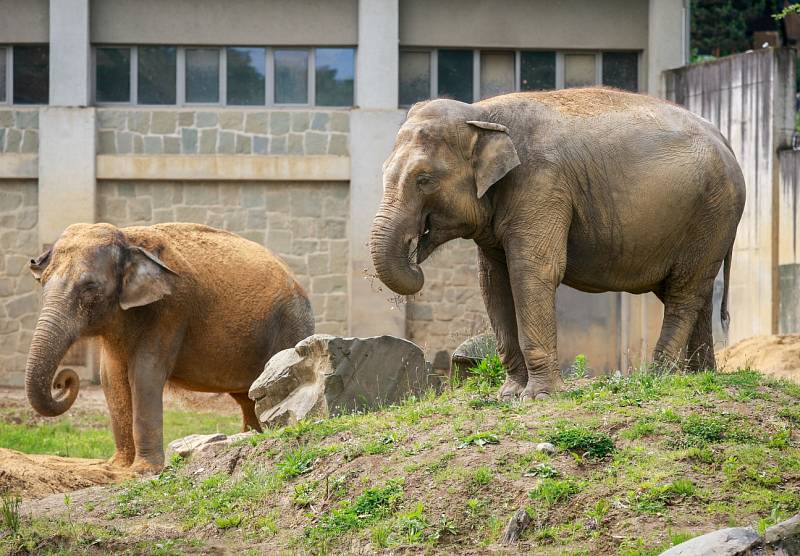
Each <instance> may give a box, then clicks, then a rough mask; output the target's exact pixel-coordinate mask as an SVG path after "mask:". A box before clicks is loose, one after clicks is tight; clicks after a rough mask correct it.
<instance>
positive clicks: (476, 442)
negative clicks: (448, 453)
mask: <svg viewBox="0 0 800 556" xmlns="http://www.w3.org/2000/svg"><path fill="white" fill-rule="evenodd" d="M499 443H500V439H499V438H498V437H497V435H496V434H494V433H492V432H476V433H474V434H470V435H469V436H465V437H464V438H462V439H461V441H460V442H459V443H458V448H466V447H467V446H485V445H486V444H499Z"/></svg>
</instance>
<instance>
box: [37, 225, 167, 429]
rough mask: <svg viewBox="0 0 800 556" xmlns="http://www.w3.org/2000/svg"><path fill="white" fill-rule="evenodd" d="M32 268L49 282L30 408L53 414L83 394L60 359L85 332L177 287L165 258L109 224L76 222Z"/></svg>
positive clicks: (39, 278)
mask: <svg viewBox="0 0 800 556" xmlns="http://www.w3.org/2000/svg"><path fill="white" fill-rule="evenodd" d="M30 269H31V272H32V273H33V276H34V278H36V280H37V281H39V282H40V283H41V285H42V311H41V313H40V315H39V320H38V321H37V323H36V329H35V330H34V333H33V340H32V341H31V347H30V352H29V353H28V361H27V364H26V368H25V390H26V393H27V396H28V400H29V401H30V404H31V406H33V408H34V409H35V410H36V411H37V412H38V413H40V414H42V415H45V416H48V417H54V416H56V415H61V414H62V413H64V412H65V411H67V410H68V409H69V408H70V406H72V403H73V402H74V401H75V398H76V397H77V395H78V389H79V380H78V375H77V374H76V373H75V371H73V370H71V369H63V370H62V371H61V372H59V373H58V374H57V375H56V371H57V369H58V364H59V362H60V361H61V359H62V357H63V356H64V354H65V353H66V352H67V350H68V349H69V347H70V346H71V345H72V344H73V343H74V342H75V341H76V340H77V339H78V338H79V337H81V336H96V335H99V334H101V333H102V331H103V329H104V328H105V327H107V326H108V325H109V324H110V323H111V322H113V321H114V319H116V318H118V317H119V314H120V312H121V311H129V310H132V309H133V308H135V307H141V306H143V305H148V304H150V303H154V302H155V301H158V300H159V299H161V298H163V297H164V296H166V295H169V294H170V293H171V291H172V288H173V278H172V275H174V274H175V273H174V272H173V271H172V270H170V269H169V268H168V267H167V266H166V265H165V264H164V263H163V262H161V261H160V260H159V258H158V257H157V256H156V255H155V254H153V253H151V252H149V251H147V250H146V249H143V248H141V247H138V246H135V245H131V244H130V243H129V242H128V240H127V238H126V236H125V234H124V233H123V231H122V230H120V229H119V228H116V227H115V226H112V225H110V224H94V225H90V224H73V225H72V226H70V227H68V228H67V229H66V230H65V231H64V233H63V234H62V235H61V237H60V238H59V239H58V241H56V243H55V245H53V247H52V248H51V249H49V250H47V251H46V252H45V253H43V254H42V255H40V256H39V257H38V258H36V259H32V260H31V263H30Z"/></svg>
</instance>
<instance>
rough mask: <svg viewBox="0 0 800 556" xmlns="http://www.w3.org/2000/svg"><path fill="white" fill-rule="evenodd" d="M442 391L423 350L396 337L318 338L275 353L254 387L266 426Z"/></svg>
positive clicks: (337, 413) (439, 381)
mask: <svg viewBox="0 0 800 556" xmlns="http://www.w3.org/2000/svg"><path fill="white" fill-rule="evenodd" d="M432 387H433V388H436V389H438V388H440V387H441V378H440V377H439V375H437V374H436V373H434V372H432V370H431V369H430V368H429V366H428V364H427V363H426V362H425V356H424V354H423V352H422V350H421V349H420V348H419V347H418V346H417V345H416V344H413V343H412V342H409V341H408V340H403V339H401V338H395V337H394V336H376V337H372V338H341V337H338V336H330V335H327V334H315V335H313V336H309V337H308V338H306V339H305V340H302V341H300V342H299V343H298V344H297V345H296V346H295V347H293V348H290V349H285V350H283V351H280V352H278V353H276V354H275V355H274V356H273V357H272V358H271V359H270V360H269V361H268V362H267V365H266V367H265V368H264V372H263V373H262V374H261V376H259V377H258V378H257V379H256V380H255V382H253V385H252V386H251V387H250V392H249V396H250V399H252V400H255V402H256V415H258V418H259V420H260V421H261V423H262V425H264V426H281V425H286V424H289V423H294V422H297V421H299V420H301V419H303V418H305V417H312V416H313V417H330V416H334V415H339V414H341V413H347V412H351V411H361V410H368V409H374V408H376V407H380V406H383V405H387V404H392V403H396V402H399V401H401V400H403V399H404V398H407V397H408V396H411V395H417V396H418V395H421V394H422V393H424V392H425V391H426V390H427V389H429V388H432Z"/></svg>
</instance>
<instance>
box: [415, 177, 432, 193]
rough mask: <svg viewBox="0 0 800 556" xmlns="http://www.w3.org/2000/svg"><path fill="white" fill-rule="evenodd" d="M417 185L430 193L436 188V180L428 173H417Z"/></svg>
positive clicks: (424, 191)
mask: <svg viewBox="0 0 800 556" xmlns="http://www.w3.org/2000/svg"><path fill="white" fill-rule="evenodd" d="M417 187H419V188H420V189H421V190H422V192H423V193H431V192H432V191H433V190H434V189H435V188H436V180H435V179H434V177H433V176H431V175H430V174H419V175H418V176H417Z"/></svg>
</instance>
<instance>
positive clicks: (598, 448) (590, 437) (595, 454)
mask: <svg viewBox="0 0 800 556" xmlns="http://www.w3.org/2000/svg"><path fill="white" fill-rule="evenodd" d="M547 441H548V442H551V443H552V444H554V445H555V446H557V447H558V448H561V449H562V450H568V451H570V452H574V453H576V454H581V455H588V456H589V457H592V458H604V457H606V456H607V455H609V454H611V453H612V452H613V451H614V441H613V440H612V439H611V437H610V436H608V435H607V434H605V433H603V432H599V431H592V430H589V429H587V428H584V427H577V426H568V425H562V426H561V427H559V428H558V429H556V430H555V431H553V432H551V433H550V434H549V435H548V436H547Z"/></svg>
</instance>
